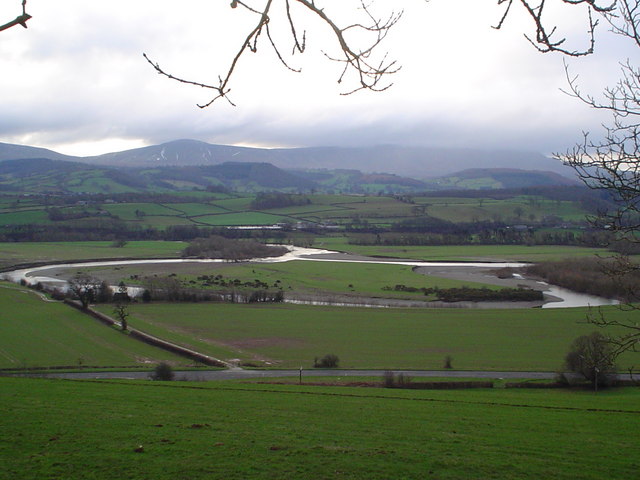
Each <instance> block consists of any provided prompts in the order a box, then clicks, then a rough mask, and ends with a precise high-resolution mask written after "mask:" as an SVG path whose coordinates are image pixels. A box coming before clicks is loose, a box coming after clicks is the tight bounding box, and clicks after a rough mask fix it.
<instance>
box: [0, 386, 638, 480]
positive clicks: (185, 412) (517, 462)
mask: <svg viewBox="0 0 640 480" xmlns="http://www.w3.org/2000/svg"><path fill="white" fill-rule="evenodd" d="M639 394H640V391H638V390H637V389H617V390H610V391H607V392H601V393H599V394H598V395H594V394H593V393H592V392H587V391H572V392H566V391H545V390H543V391H538V390H535V391H521V390H520V391H514V390H504V389H503V390H497V389H491V390H478V391H476V390H474V391H407V390H395V389H394V390H386V389H377V388H360V389H356V388H348V387H335V388H327V387H310V386H289V385H255V384H243V383H231V382H225V383H208V384H205V383H182V382H179V383H166V382H133V381H123V382H105V381H98V382H89V381H68V380H43V379H24V378H0V410H2V411H4V412H11V414H10V415H8V414H7V415H3V416H2V419H0V426H1V428H2V432H3V435H2V436H1V437H0V476H1V477H2V478H11V479H14V480H27V479H29V480H31V479H38V480H39V479H42V478H51V479H53V478H59V479H62V478H65V479H66V478H83V479H101V480H109V479H114V480H115V479H117V480H120V479H123V478H153V479H156V480H162V479H171V480H173V479H176V478H180V479H193V480H197V479H221V480H222V479H224V480H234V479H236V480H249V479H295V480H298V479H301V478H313V479H335V478H344V479H365V478H366V479H368V480H382V479H391V478H393V479H416V478H439V479H465V480H466V479H487V478H496V479H520V480H522V479H536V480H538V479H540V478H553V479H558V480H562V479H576V478H580V479H585V480H589V479H630V478H634V477H635V476H636V474H637V469H638V466H639V464H638V457H637V444H638V442H639V441H640V434H639V433H638V429H637V418H638V415H639V414H640V411H638V408H637V405H638V400H640V398H639Z"/></svg>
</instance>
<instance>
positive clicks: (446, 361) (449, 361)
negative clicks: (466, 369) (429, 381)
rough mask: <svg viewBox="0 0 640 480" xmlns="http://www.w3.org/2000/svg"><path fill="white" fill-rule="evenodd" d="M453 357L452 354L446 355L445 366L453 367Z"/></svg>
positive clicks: (447, 367)
mask: <svg viewBox="0 0 640 480" xmlns="http://www.w3.org/2000/svg"><path fill="white" fill-rule="evenodd" d="M452 362H453V357H452V356H451V355H447V356H446V357H444V368H446V369H447V370H448V369H451V368H453V364H452Z"/></svg>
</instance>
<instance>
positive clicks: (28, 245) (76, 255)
mask: <svg viewBox="0 0 640 480" xmlns="http://www.w3.org/2000/svg"><path fill="white" fill-rule="evenodd" d="M186 246H187V243H185V242H164V241H131V242H127V243H126V244H125V245H124V246H121V247H120V246H115V245H114V243H113V242H0V268H6V267H9V266H12V265H19V264H23V263H51V262H62V261H74V260H101V259H113V258H131V259H133V258H175V257H180V255H181V253H182V250H184V248H185V247H186Z"/></svg>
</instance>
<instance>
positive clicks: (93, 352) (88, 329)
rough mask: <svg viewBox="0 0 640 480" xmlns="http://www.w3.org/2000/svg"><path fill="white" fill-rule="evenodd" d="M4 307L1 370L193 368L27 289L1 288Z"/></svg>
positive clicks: (0, 326)
mask: <svg viewBox="0 0 640 480" xmlns="http://www.w3.org/2000/svg"><path fill="white" fill-rule="evenodd" d="M0 305H2V314H1V320H0V368H1V369H23V368H36V367H59V366H68V367H86V366H97V367H131V366H141V365H147V366H149V368H151V366H152V365H154V364H156V363H157V362H159V361H169V362H172V363H173V362H175V363H176V364H177V365H186V364H187V363H188V362H187V361H186V360H184V359H183V358H182V357H178V356H176V355H173V354H171V353H169V352H166V351H164V350H161V349H158V348H154V347H151V346H149V345H146V344H144V343H141V342H139V341H136V340H133V339H132V338H129V337H128V336H127V335H126V334H123V333H122V332H120V331H118V330H115V329H113V328H110V327H106V326H104V325H103V324H101V323H98V322H97V321H96V320H95V319H93V318H91V317H89V316H87V315H84V314H83V313H80V312H79V311H77V310H75V309H73V308H70V307H68V306H66V305H64V304H62V303H59V302H46V301H43V299H42V298H40V296H39V295H38V294H37V293H36V292H33V291H30V290H27V289H25V288H20V287H16V286H13V285H11V284H7V283H4V282H0ZM109 313H111V311H109Z"/></svg>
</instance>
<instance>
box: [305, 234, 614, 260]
mask: <svg viewBox="0 0 640 480" xmlns="http://www.w3.org/2000/svg"><path fill="white" fill-rule="evenodd" d="M313 247H314V248H321V249H326V250H336V251H340V252H347V253H354V254H357V255H367V256H377V257H391V258H405V259H410V260H422V261H426V262H428V261H435V262H474V261H475V262H478V261H479V262H482V261H489V262H499V261H507V262H533V263H535V262H542V261H553V260H565V259H567V258H574V257H593V256H595V255H601V256H610V255H611V252H610V251H608V250H607V249H605V248H588V247H576V246H567V245H531V246H529V245H437V246H385V245H356V244H351V243H349V239H348V237H346V236H343V235H335V236H318V237H316V238H315V240H314V243H313Z"/></svg>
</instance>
